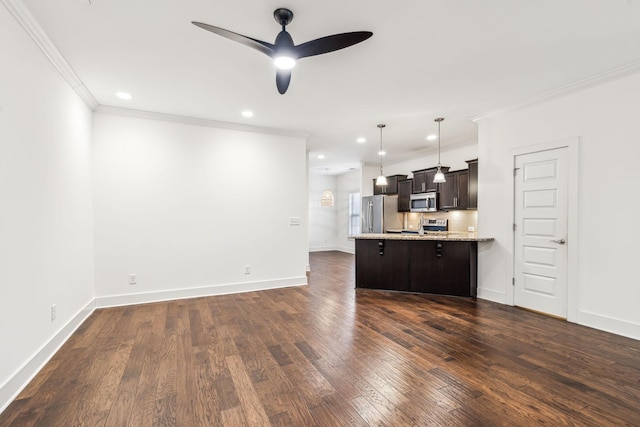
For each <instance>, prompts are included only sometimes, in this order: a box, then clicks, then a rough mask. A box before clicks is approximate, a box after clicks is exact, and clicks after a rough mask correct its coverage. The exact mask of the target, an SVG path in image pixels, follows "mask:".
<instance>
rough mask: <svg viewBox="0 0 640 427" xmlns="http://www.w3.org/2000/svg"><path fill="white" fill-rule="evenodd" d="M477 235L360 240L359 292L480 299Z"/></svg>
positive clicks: (384, 235) (385, 236)
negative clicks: (381, 290)
mask: <svg viewBox="0 0 640 427" xmlns="http://www.w3.org/2000/svg"><path fill="white" fill-rule="evenodd" d="M492 240H493V238H479V237H477V236H476V234H475V233H434V234H415V233H413V234H403V233H381V234H361V235H358V236H356V288H367V289H384V290H392V291H404V292H420V293H431V294H440V295H452V296H461V297H474V298H475V297H476V295H477V264H478V262H477V260H478V242H489V241H492Z"/></svg>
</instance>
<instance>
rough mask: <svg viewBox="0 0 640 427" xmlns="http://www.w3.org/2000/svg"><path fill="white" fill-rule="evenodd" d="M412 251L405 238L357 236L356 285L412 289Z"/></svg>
mask: <svg viewBox="0 0 640 427" xmlns="http://www.w3.org/2000/svg"><path fill="white" fill-rule="evenodd" d="M408 251H409V247H408V246H407V245H406V241H403V240H387V239H380V240H370V239H357V240H356V287H358V288H368V289H389V290H394V291H408V290H409V286H408V277H409V271H408V267H409V264H408V263H407V260H408V259H409V253H408ZM358 265H359V266H360V267H361V268H358Z"/></svg>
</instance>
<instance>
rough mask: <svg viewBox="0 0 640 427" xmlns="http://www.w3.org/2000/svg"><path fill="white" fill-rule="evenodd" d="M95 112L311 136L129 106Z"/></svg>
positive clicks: (222, 127)
mask: <svg viewBox="0 0 640 427" xmlns="http://www.w3.org/2000/svg"><path fill="white" fill-rule="evenodd" d="M95 112H96V113H103V114H111V115H114V116H124V117H133V118H137V119H147V120H160V121H165V122H173V123H180V124H186V125H195V126H204V127H211V128H217V129H229V130H237V131H242V132H253V133H263V134H268V135H278V136H288V137H294V138H308V137H309V136H311V134H310V133H308V132H303V131H299V130H290V129H277V128H270V127H265V126H254V125H247V124H242V123H231V122H223V121H218V120H211V119H201V118H197V117H189V116H177V115H173V114H164V113H155V112H152V111H143V110H133V109H129V108H120V107H109V106H107V105H99V106H98V107H97V108H96V109H95Z"/></svg>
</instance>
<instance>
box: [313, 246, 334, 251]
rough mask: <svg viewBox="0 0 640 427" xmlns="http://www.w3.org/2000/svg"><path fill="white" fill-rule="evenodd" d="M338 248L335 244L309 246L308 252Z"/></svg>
mask: <svg viewBox="0 0 640 427" xmlns="http://www.w3.org/2000/svg"><path fill="white" fill-rule="evenodd" d="M339 250H340V249H339V248H338V247H337V246H314V247H313V248H309V252H328V251H339Z"/></svg>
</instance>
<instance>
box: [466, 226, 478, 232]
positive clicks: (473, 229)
mask: <svg viewBox="0 0 640 427" xmlns="http://www.w3.org/2000/svg"><path fill="white" fill-rule="evenodd" d="M467 231H468V232H469V233H473V232H474V231H476V228H475V227H473V226H469V227H467Z"/></svg>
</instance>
